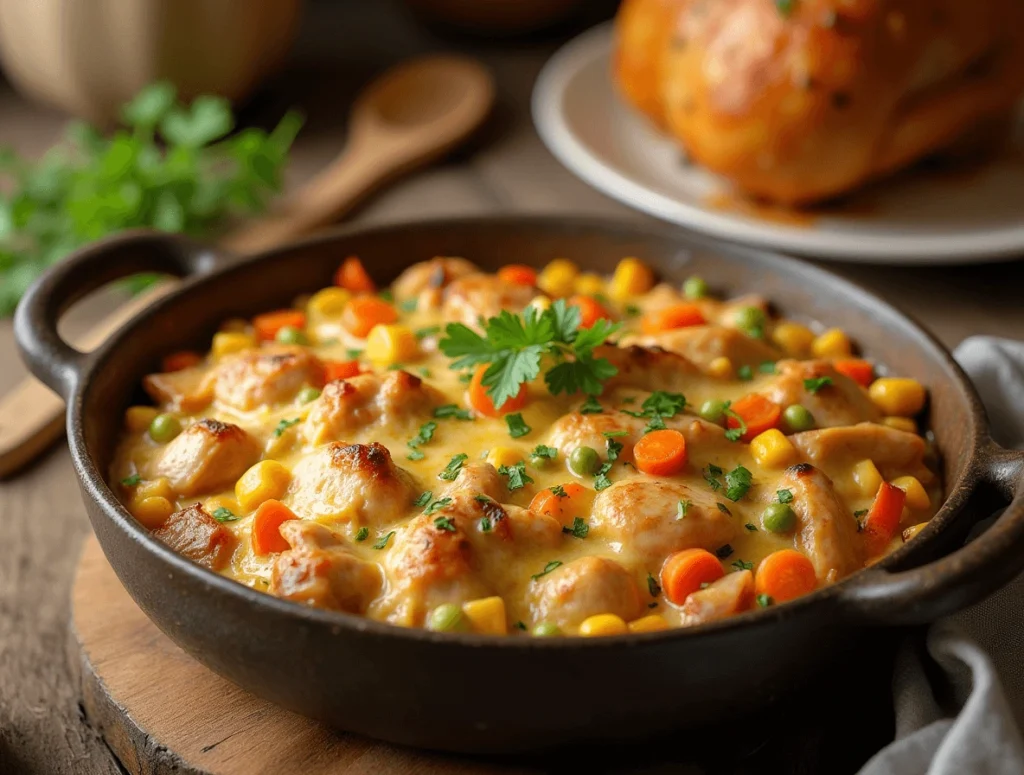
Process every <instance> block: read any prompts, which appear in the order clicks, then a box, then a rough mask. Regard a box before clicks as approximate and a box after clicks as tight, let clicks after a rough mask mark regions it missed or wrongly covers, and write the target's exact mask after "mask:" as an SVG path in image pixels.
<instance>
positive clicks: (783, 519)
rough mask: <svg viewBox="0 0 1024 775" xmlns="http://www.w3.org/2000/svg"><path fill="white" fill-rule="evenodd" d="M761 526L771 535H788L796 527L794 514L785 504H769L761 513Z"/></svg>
mask: <svg viewBox="0 0 1024 775" xmlns="http://www.w3.org/2000/svg"><path fill="white" fill-rule="evenodd" d="M761 524H762V525H764V529H765V530H767V531H769V532H772V533H788V532H789V531H790V530H792V529H793V528H794V527H795V526H796V513H795V512H794V511H793V509H791V508H790V507H789V505H788V504H786V503H769V504H768V506H767V507H765V510H764V511H763V512H761Z"/></svg>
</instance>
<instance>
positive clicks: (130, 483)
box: [121, 474, 142, 487]
mask: <svg viewBox="0 0 1024 775" xmlns="http://www.w3.org/2000/svg"><path fill="white" fill-rule="evenodd" d="M141 481H142V477H141V476H139V475H138V474H132V475H131V476H126V477H125V478H124V479H122V480H121V484H123V485H124V486H125V487H134V486H135V485H137V484H138V483H139V482H141Z"/></svg>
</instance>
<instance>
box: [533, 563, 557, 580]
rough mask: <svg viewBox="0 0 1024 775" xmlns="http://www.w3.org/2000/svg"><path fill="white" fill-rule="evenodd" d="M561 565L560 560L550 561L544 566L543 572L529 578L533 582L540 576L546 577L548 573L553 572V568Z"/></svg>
mask: <svg viewBox="0 0 1024 775" xmlns="http://www.w3.org/2000/svg"><path fill="white" fill-rule="evenodd" d="M561 564H562V561H561V560H552V561H551V562H549V563H548V564H547V565H545V566H544V570H542V571H541V572H540V573H535V574H533V575H532V576H530V578H531V579H533V580H534V581H536V580H537V579H539V578H540V577H541V576H546V575H548V574H549V573H551V571H553V570H554V569H555V568H557V567H559V566H560V565H561Z"/></svg>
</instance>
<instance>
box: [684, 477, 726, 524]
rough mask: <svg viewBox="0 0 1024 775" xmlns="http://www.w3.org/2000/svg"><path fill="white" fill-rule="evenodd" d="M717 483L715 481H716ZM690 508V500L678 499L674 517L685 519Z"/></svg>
mask: <svg viewBox="0 0 1024 775" xmlns="http://www.w3.org/2000/svg"><path fill="white" fill-rule="evenodd" d="M716 484H717V482H716ZM689 510H690V501H688V500H680V501H679V505H678V506H677V507H676V519H686V512H688V511H689Z"/></svg>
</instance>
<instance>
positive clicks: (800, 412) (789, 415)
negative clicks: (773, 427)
mask: <svg viewBox="0 0 1024 775" xmlns="http://www.w3.org/2000/svg"><path fill="white" fill-rule="evenodd" d="M782 419H783V420H784V421H785V422H786V425H787V426H788V427H789V429H790V430H792V431H794V432H799V431H809V430H810V429H811V428H813V427H814V415H813V414H811V413H810V412H809V411H807V409H805V408H804V407H803V406H801V405H800V404H791V405H790V406H787V407H786V409H785V411H784V412H783V413H782Z"/></svg>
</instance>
